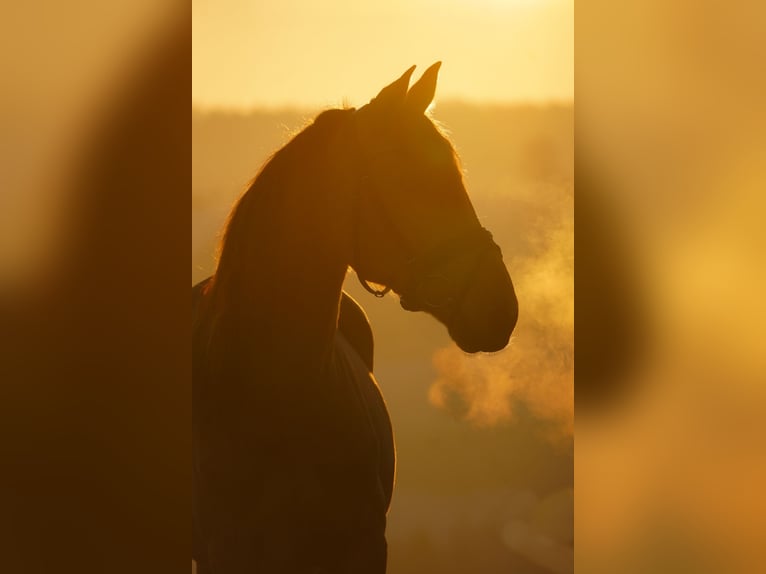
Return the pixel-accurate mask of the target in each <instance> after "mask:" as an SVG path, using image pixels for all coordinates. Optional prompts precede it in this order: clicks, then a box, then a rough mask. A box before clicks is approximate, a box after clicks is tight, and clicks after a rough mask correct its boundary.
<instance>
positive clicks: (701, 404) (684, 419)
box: [575, 0, 766, 574]
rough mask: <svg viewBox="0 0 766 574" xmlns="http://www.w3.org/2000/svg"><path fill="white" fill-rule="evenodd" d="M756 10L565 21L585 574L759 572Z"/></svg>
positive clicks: (615, 7) (764, 376)
mask: <svg viewBox="0 0 766 574" xmlns="http://www.w3.org/2000/svg"><path fill="white" fill-rule="evenodd" d="M764 15H766V9H764V7H763V6H761V5H755V4H752V3H747V4H746V3H744V2H734V3H727V4H720V3H712V2H702V3H699V2H689V1H682V2H673V3H667V2H660V1H658V0H650V1H648V2H647V1H640V2H639V1H632V0H631V1H628V2H619V3H610V2H605V1H602V0H584V1H582V2H578V4H577V17H576V20H575V21H576V39H577V40H576V49H575V59H576V67H575V69H576V80H575V91H576V111H575V115H576V135H575V140H576V151H575V153H576V166H577V167H576V173H575V181H576V192H575V194H576V195H575V222H576V226H575V227H576V232H575V236H576V240H575V269H576V272H575V293H576V296H575V403H576V414H577V418H576V420H577V423H576V451H575V453H576V454H575V467H576V468H575V473H576V480H575V484H576V486H575V516H576V519H575V524H576V532H577V534H576V540H577V544H576V545H575V548H576V564H577V571H578V572H584V573H589V574H590V573H602V572H603V573H606V572H652V573H661V572H726V573H732V574H738V573H743V574H744V573H750V572H763V571H766V552H765V551H764V546H763V539H764V538H763V533H764V532H766V497H764V496H763V492H762V491H763V484H766V450H765V449H764V448H763V445H764V444H766V443H765V442H764V440H765V439H766V385H765V384H764V381H766V359H765V358H764V353H763V349H764V343H763V341H764V340H765V338H766V337H765V335H766V332H765V329H766V327H764V325H766V306H764V304H763V294H764V293H766V266H764V265H763V254H764V252H765V251H764V247H766V227H764V225H763V214H764V213H765V212H766V198H765V197H764V195H763V190H764V189H766V181H765V180H766V175H764V174H765V173H766V172H764V169H763V166H764V165H766V136H765V134H766V114H764V109H763V102H765V101H766V81H764V77H765V76H764V74H763V73H761V71H760V70H761V68H762V67H763V62H764V60H765V59H766V58H765V57H766V50H765V48H764V46H765V44H764V42H763V41H762V25H763V21H764Z"/></svg>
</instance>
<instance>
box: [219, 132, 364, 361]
mask: <svg viewBox="0 0 766 574" xmlns="http://www.w3.org/2000/svg"><path fill="white" fill-rule="evenodd" d="M327 145H328V146H334V152H332V153H328V152H327V151H326V150H327V149H328V148H327V147H324V148H323V149H324V150H325V151H324V152H321V153H322V156H323V157H322V158H316V157H312V158H307V159H308V160H309V161H306V162H304V163H303V165H295V166H294V168H292V169H289V170H282V171H278V172H276V175H275V172H271V173H268V174H267V173H266V172H264V174H262V176H261V177H259V178H258V180H256V182H255V183H254V185H253V186H252V187H251V188H250V190H248V192H247V193H246V195H245V196H244V197H243V200H242V201H241V202H240V204H239V205H238V207H237V210H236V212H235V214H234V216H233V218H232V221H231V224H230V229H229V231H227V240H226V242H225V244H224V252H222V257H221V264H222V265H224V267H223V268H220V267H219V270H220V272H219V273H217V277H216V280H217V282H218V284H217V285H216V286H215V288H217V290H219V291H220V294H221V295H222V296H223V299H224V300H225V306H224V307H225V312H224V315H226V322H227V323H228V324H229V325H232V326H234V328H235V330H236V333H237V334H236V337H237V338H240V339H241V340H245V341H250V342H252V343H253V344H255V345H258V347H259V349H258V356H259V357H261V359H262V358H263V357H264V356H265V357H269V358H273V359H275V360H279V359H281V358H285V359H287V360H288V361H289V362H290V363H292V366H293V367H301V366H302V367H305V368H307V369H314V368H319V367H321V365H322V364H323V363H324V361H325V360H326V359H327V357H328V356H329V352H330V350H331V348H332V342H333V338H334V335H335V331H336V329H337V321H338V313H339V305H340V297H341V290H342V286H343V280H344V278H345V274H346V270H347V268H348V265H349V263H350V261H351V255H352V249H353V246H352V233H351V230H352V226H351V222H352V217H353V213H352V201H351V194H352V193H353V176H352V173H351V171H350V170H349V169H348V168H347V160H346V159H345V156H344V154H343V153H342V152H343V146H342V145H341V142H340V141H337V138H336V141H332V142H327ZM227 250H229V252H228V253H227ZM215 288H214V289H215ZM249 351H250V352H251V353H252V352H253V349H250V350H249ZM245 352H247V351H245Z"/></svg>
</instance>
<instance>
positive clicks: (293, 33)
mask: <svg viewBox="0 0 766 574" xmlns="http://www.w3.org/2000/svg"><path fill="white" fill-rule="evenodd" d="M192 9H193V24H192V30H193V43H192V103H193V104H194V105H195V106H199V107H205V108H208V107H234V108H246V107H251V106H284V105H299V106H312V107H314V106H324V105H338V104H341V103H343V102H344V100H347V101H348V103H349V104H351V105H361V104H363V103H365V102H367V101H368V100H369V99H370V98H371V97H372V96H374V95H375V91H376V90H377V89H378V88H380V87H382V86H383V84H384V83H385V82H387V81H389V80H392V79H393V78H395V77H396V76H398V75H400V74H401V73H402V72H403V71H404V70H405V69H407V68H408V67H409V66H410V65H412V64H417V65H418V69H419V70H420V71H421V72H422V71H423V70H425V68H426V67H427V66H428V65H429V64H431V63H433V62H434V61H436V60H442V61H443V62H444V65H443V67H442V72H441V77H440V85H439V91H438V94H437V95H438V97H439V98H440V99H449V98H460V99H465V100H471V101H484V102H486V101H492V102H508V101H514V102H518V101H534V102H540V101H551V100H555V101H571V100H572V98H573V94H574V0H386V1H385V2H383V1H375V2H372V1H366V0H356V1H351V0H325V1H321V2H320V1H317V0H271V1H265V0H193V1H192ZM415 74H416V77H417V74H418V71H416V72H415Z"/></svg>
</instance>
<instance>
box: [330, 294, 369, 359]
mask: <svg viewBox="0 0 766 574" xmlns="http://www.w3.org/2000/svg"><path fill="white" fill-rule="evenodd" d="M338 329H339V330H340V332H341V334H342V335H343V336H344V337H345V338H346V340H347V341H348V342H349V343H351V345H352V346H353V347H354V349H355V350H356V352H357V353H359V356H360V357H362V360H363V361H364V362H365V364H366V365H367V368H368V369H369V370H370V372H372V370H373V369H372V368H373V355H374V340H373V336H372V328H371V327H370V321H369V319H368V318H367V314H366V313H365V312H364V309H362V307H361V305H359V303H357V302H356V301H355V300H354V299H353V298H352V297H351V295H349V294H348V293H346V292H345V291H343V293H342V296H341V301H340V316H339V318H338Z"/></svg>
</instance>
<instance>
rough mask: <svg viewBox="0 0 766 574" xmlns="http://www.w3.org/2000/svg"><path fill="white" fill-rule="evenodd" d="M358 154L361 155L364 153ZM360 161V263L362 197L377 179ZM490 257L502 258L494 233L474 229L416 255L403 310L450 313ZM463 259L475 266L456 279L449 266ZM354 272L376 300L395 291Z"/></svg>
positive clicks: (357, 204) (356, 233)
mask: <svg viewBox="0 0 766 574" xmlns="http://www.w3.org/2000/svg"><path fill="white" fill-rule="evenodd" d="M354 115H355V114H354ZM358 149H360V152H361V145H359V146H358ZM359 155H360V156H362V155H363V152H362V153H360V154H359ZM360 160H362V161H360V164H362V165H359V166H358V170H359V176H358V188H357V190H356V193H355V206H354V259H355V262H358V261H359V254H360V241H359V227H360V225H361V222H360V219H361V217H360V213H361V201H362V197H361V196H362V193H364V191H363V189H362V187H363V185H364V183H365V182H367V183H371V184H372V185H373V186H375V184H374V183H373V182H374V179H373V178H372V177H370V176H369V175H368V171H367V169H366V167H367V166H366V162H365V161H363V158H362V157H360ZM389 218H390V217H389ZM392 221H393V220H392ZM491 254H494V255H496V256H498V257H501V258H502V252H501V251H500V247H499V246H498V245H497V244H496V243H495V241H494V240H493V238H492V234H491V233H490V232H489V231H488V230H487V229H485V228H484V227H478V228H473V229H471V230H469V231H466V232H463V233H460V234H457V235H455V236H453V237H451V238H449V239H447V240H446V241H444V242H442V243H440V244H438V245H436V246H435V247H433V248H431V249H429V250H428V251H426V252H424V253H420V254H415V255H414V256H413V257H411V258H410V260H409V261H408V262H407V263H406V265H405V269H404V277H405V278H404V284H403V285H402V286H401V288H400V289H398V290H396V292H397V294H398V295H399V301H400V304H401V306H402V308H404V309H406V310H408V311H421V310H430V311H436V310H449V308H451V307H453V306H456V305H458V304H459V303H460V302H461V301H462V299H463V297H464V296H465V293H466V291H467V290H468V286H469V284H470V281H469V280H470V278H471V277H472V276H473V275H474V274H475V272H476V270H477V269H478V268H479V265H480V264H481V263H482V261H483V260H484V259H485V257H487V256H488V255H491ZM464 257H470V258H472V259H473V264H472V265H470V266H469V268H468V270H467V271H466V272H463V273H461V275H462V277H455V276H453V275H454V273H453V272H450V270H448V269H446V267H447V266H448V265H449V264H450V263H453V262H454V261H455V260H456V259H460V258H464ZM355 267H356V266H355ZM355 271H356V276H357V279H358V280H359V283H360V284H361V285H362V287H364V289H365V290H366V291H367V292H369V293H371V294H372V295H374V296H375V297H379V298H380V297H384V296H385V295H386V294H388V293H389V292H390V291H391V290H392V288H391V287H390V286H384V287H383V288H382V289H375V288H374V287H372V286H371V285H370V284H369V281H368V280H367V279H365V278H364V277H362V275H361V274H360V273H359V271H358V270H356V269H355Z"/></svg>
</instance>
